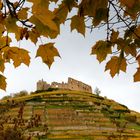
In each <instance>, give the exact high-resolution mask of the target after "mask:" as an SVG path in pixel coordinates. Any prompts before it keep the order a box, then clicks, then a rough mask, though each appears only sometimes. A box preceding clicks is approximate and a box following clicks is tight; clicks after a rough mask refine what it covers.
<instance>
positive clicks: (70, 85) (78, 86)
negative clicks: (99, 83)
mask: <svg viewBox="0 0 140 140" xmlns="http://www.w3.org/2000/svg"><path fill="white" fill-rule="evenodd" d="M48 88H59V89H69V90H77V91H84V92H89V93H92V88H91V86H90V85H87V84H85V83H83V82H81V81H78V80H75V79H73V78H68V82H67V83H64V82H62V83H57V82H52V83H51V84H48V83H47V82H45V81H43V80H40V81H38V82H37V90H47V89H48Z"/></svg>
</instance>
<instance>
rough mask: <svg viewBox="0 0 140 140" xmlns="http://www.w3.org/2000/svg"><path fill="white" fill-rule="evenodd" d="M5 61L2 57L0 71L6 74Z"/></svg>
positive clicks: (0, 56) (0, 57)
mask: <svg viewBox="0 0 140 140" xmlns="http://www.w3.org/2000/svg"><path fill="white" fill-rule="evenodd" d="M4 62H5V61H4V59H3V58H2V55H0V71H1V72H4V69H5V66H4Z"/></svg>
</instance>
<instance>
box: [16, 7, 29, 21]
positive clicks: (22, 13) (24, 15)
mask: <svg viewBox="0 0 140 140" xmlns="http://www.w3.org/2000/svg"><path fill="white" fill-rule="evenodd" d="M28 10H29V8H22V9H21V10H20V11H19V12H18V14H17V15H18V18H19V19H21V20H24V19H27V16H28V13H27V11H28Z"/></svg>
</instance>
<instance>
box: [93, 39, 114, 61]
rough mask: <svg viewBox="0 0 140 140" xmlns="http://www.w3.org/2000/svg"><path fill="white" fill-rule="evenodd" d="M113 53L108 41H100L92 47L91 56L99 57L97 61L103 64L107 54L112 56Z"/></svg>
mask: <svg viewBox="0 0 140 140" xmlns="http://www.w3.org/2000/svg"><path fill="white" fill-rule="evenodd" d="M111 52H112V51H111V45H110V44H109V43H108V42H106V41H102V40H99V41H98V42H96V44H95V45H94V46H93V47H92V51H91V54H92V55H97V59H98V61H99V62H100V63H101V62H102V61H104V60H105V59H106V57H107V54H111Z"/></svg>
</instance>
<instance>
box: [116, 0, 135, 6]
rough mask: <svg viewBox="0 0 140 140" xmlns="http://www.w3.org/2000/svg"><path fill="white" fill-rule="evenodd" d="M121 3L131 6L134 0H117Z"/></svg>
mask: <svg viewBox="0 0 140 140" xmlns="http://www.w3.org/2000/svg"><path fill="white" fill-rule="evenodd" d="M119 1H120V2H121V4H122V5H124V6H127V7H129V8H132V7H133V6H134V4H135V1H136V0H119Z"/></svg>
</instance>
